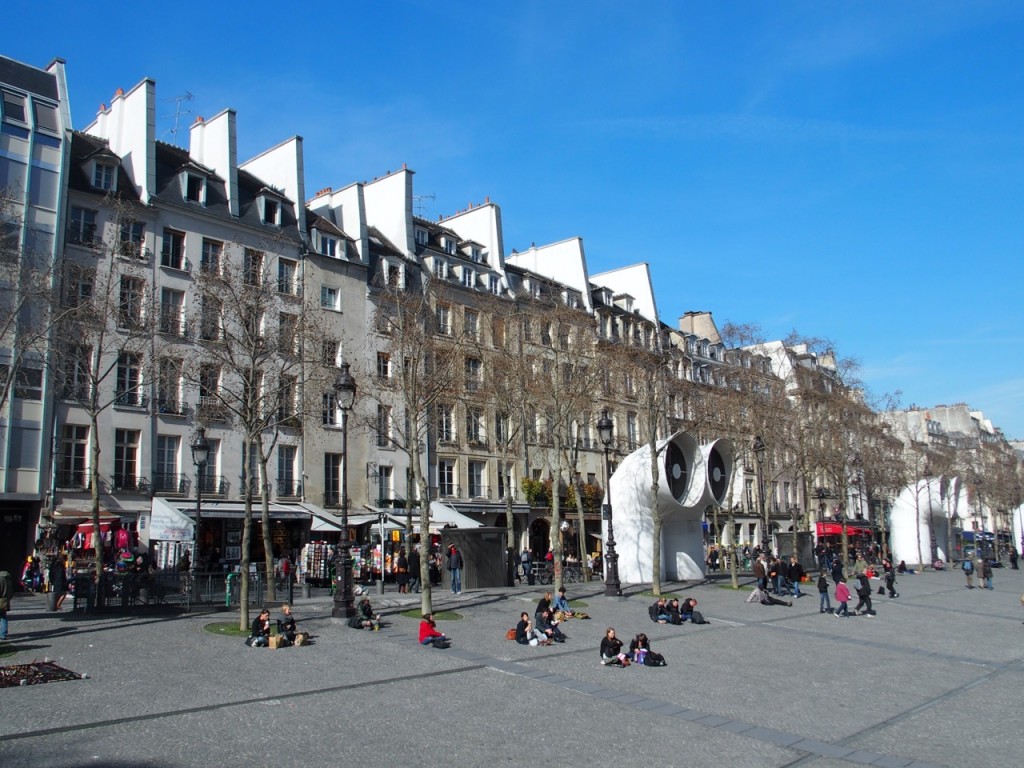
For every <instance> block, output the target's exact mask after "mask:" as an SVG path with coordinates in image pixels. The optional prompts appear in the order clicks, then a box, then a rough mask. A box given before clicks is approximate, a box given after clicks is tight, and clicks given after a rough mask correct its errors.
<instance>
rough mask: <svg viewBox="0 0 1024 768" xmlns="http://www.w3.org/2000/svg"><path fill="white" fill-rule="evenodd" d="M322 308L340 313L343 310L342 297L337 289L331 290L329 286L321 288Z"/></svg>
mask: <svg viewBox="0 0 1024 768" xmlns="http://www.w3.org/2000/svg"><path fill="white" fill-rule="evenodd" d="M320 306H321V307H323V308H324V309H333V310H335V311H338V310H340V309H341V295H340V294H339V293H338V289H337V288H331V287H330V286H329V285H321V286H320Z"/></svg>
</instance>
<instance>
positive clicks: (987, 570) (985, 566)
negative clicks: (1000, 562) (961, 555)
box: [981, 559, 993, 589]
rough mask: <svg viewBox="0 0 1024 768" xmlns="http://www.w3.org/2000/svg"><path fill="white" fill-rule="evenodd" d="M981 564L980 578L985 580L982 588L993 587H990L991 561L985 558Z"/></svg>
mask: <svg viewBox="0 0 1024 768" xmlns="http://www.w3.org/2000/svg"><path fill="white" fill-rule="evenodd" d="M981 562H982V566H981V578H982V579H984V580H985V583H984V588H985V589H993V587H992V561H991V560H988V559H985V560H982V561H981Z"/></svg>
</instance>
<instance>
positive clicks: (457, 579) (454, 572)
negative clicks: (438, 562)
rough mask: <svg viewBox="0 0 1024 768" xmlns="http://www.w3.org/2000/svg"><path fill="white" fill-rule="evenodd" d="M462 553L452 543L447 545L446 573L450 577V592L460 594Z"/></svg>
mask: <svg viewBox="0 0 1024 768" xmlns="http://www.w3.org/2000/svg"><path fill="white" fill-rule="evenodd" d="M463 565H464V563H463V560H462V553H461V552H459V549H458V547H456V546H455V545H454V544H452V545H451V546H449V547H448V573H449V574H450V575H451V578H452V594H453V595H460V594H462V567H463Z"/></svg>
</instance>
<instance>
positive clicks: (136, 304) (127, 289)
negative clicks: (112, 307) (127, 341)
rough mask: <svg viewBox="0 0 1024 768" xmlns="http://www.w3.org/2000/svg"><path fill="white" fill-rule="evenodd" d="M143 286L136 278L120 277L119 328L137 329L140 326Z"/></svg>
mask: <svg viewBox="0 0 1024 768" xmlns="http://www.w3.org/2000/svg"><path fill="white" fill-rule="evenodd" d="M144 293H145V284H144V283H143V282H142V280H141V279H139V278H137V277H127V276H125V275H122V276H121V286H120V295H119V297H118V324H119V326H120V327H121V328H138V327H139V326H141V325H142V300H143V294H144Z"/></svg>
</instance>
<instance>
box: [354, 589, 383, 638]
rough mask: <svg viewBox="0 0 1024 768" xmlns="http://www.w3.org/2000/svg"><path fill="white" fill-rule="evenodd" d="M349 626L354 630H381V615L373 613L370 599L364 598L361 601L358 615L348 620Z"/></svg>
mask: <svg viewBox="0 0 1024 768" xmlns="http://www.w3.org/2000/svg"><path fill="white" fill-rule="evenodd" d="M348 625H349V626H350V627H352V629H369V630H371V631H376V630H378V629H380V614H378V613H374V612H373V606H372V605H370V598H368V597H364V598H363V599H362V600H360V601H359V606H358V607H357V608H356V615H355V616H353V617H352V618H351V619H349V620H348Z"/></svg>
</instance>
